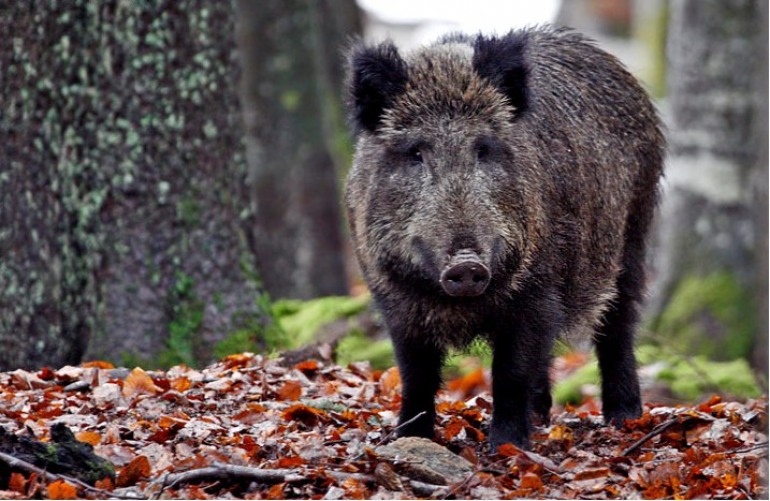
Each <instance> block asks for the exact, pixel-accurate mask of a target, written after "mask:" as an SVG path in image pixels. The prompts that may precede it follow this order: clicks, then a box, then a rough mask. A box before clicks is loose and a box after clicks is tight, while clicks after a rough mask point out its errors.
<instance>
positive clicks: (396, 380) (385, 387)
mask: <svg viewBox="0 0 770 501" xmlns="http://www.w3.org/2000/svg"><path fill="white" fill-rule="evenodd" d="M400 391H401V374H399V372H398V367H391V368H390V369H388V370H386V371H385V372H383V373H382V376H380V393H382V394H383V395H386V396H392V395H395V394H397V393H399V392H400Z"/></svg>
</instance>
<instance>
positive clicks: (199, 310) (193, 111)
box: [0, 0, 260, 369]
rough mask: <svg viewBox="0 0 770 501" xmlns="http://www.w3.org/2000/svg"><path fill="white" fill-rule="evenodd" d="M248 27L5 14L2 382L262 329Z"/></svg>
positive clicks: (88, 7) (198, 17) (192, 358)
mask: <svg viewBox="0 0 770 501" xmlns="http://www.w3.org/2000/svg"><path fill="white" fill-rule="evenodd" d="M234 19H235V15H234V9H233V6H232V4H230V3H229V2H212V3H205V4H202V3H199V2H194V1H192V0H183V1H175V2H161V1H157V2H155V1H151V2H141V3H140V2H119V1H117V0H115V1H104V2H92V1H89V0H73V1H69V2H56V1H41V2H33V3H27V2H10V3H8V4H6V5H5V6H4V7H2V8H1V9H0V31H2V33H3V39H4V40H5V45H6V46H5V48H4V49H3V50H2V51H0V68H2V72H3V74H2V76H0V86H1V87H2V88H1V89H0V90H1V92H2V94H1V95H2V114H1V115H2V118H0V134H1V136H0V137H2V143H3V147H2V149H1V150H0V151H2V153H0V155H2V157H0V165H2V168H1V169H0V346H2V347H3V348H2V350H0V369H9V368H12V367H39V366H41V365H53V366H58V365H62V364H65V363H77V362H78V361H79V360H80V358H81V356H82V355H83V354H84V353H86V352H87V354H88V356H96V357H104V358H108V359H112V360H116V361H121V358H122V356H123V355H129V354H131V353H133V354H135V356H136V357H138V358H139V359H152V360H155V361H162V362H165V363H174V362H187V363H196V362H202V361H205V360H208V359H210V358H211V357H212V356H213V354H212V351H213V350H212V349H213V346H214V345H215V343H216V342H217V341H218V340H219V339H220V338H221V337H223V336H224V335H226V334H227V333H228V332H231V331H233V330H236V329H239V328H251V327H253V326H254V325H256V324H258V320H259V318H260V312H259V308H258V306H257V301H256V299H257V297H258V292H257V289H256V285H255V280H254V276H253V270H254V265H255V258H254V255H253V254H252V253H251V252H250V250H249V247H248V245H247V238H246V235H245V233H244V231H243V226H242V222H243V221H244V220H246V218H247V217H248V215H249V212H248V211H249V203H248V200H246V199H244V198H243V197H242V195H243V193H242V190H240V187H241V186H242V185H243V183H244V180H245V179H246V175H247V169H246V160H245V153H244V152H245V148H244V146H243V144H242V137H243V136H242V126H241V123H242V121H241V116H240V106H239V101H238V97H237V91H236V87H237V81H238V60H237V57H236V48H235V42H234ZM158 355H162V356H161V357H160V359H159V358H158ZM134 359H135V360H136V358H134ZM161 359H162V360H161Z"/></svg>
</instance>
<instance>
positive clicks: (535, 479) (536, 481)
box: [519, 472, 543, 490]
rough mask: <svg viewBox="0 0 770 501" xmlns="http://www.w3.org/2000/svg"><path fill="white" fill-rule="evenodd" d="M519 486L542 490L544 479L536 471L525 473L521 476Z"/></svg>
mask: <svg viewBox="0 0 770 501" xmlns="http://www.w3.org/2000/svg"><path fill="white" fill-rule="evenodd" d="M519 487H520V488H522V489H532V490H540V489H542V488H543V481H542V480H541V479H540V475H538V474H536V473H532V472H530V473H525V474H524V475H522V477H521V484H520V485H519Z"/></svg>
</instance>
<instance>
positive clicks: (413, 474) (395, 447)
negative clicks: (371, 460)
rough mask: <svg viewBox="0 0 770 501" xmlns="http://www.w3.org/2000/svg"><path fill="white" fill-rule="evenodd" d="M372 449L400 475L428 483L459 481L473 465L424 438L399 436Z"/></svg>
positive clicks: (445, 483) (441, 483)
mask: <svg viewBox="0 0 770 501" xmlns="http://www.w3.org/2000/svg"><path fill="white" fill-rule="evenodd" d="M375 452H376V453H377V454H378V455H379V456H380V458H381V459H383V460H385V461H388V462H389V463H391V464H392V465H393V466H394V467H395V469H396V471H398V472H399V473H400V474H402V475H406V476H407V477H409V478H411V479H413V480H418V481H420V482H426V483H429V484H438V485H449V484H453V483H457V482H462V481H463V480H464V479H465V478H467V476H468V475H470V474H471V473H472V472H473V465H472V464H471V463H470V462H468V461H467V460H466V459H464V458H462V457H460V456H458V455H457V454H454V453H453V452H450V451H449V450H448V449H446V448H445V447H442V446H440V445H438V444H436V443H435V442H432V441H430V440H428V439H427V438H419V437H404V438H400V439H398V440H396V441H395V442H393V443H390V444H388V445H383V446H380V447H377V449H376V450H375Z"/></svg>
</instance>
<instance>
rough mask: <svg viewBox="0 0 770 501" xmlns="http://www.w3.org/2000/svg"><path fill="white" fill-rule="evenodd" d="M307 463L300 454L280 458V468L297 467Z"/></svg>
mask: <svg viewBox="0 0 770 501" xmlns="http://www.w3.org/2000/svg"><path fill="white" fill-rule="evenodd" d="M303 464H305V460H304V459H302V458H301V457H300V456H289V457H282V458H280V459H279V460H278V468H296V467H297V466H302V465H303Z"/></svg>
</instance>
